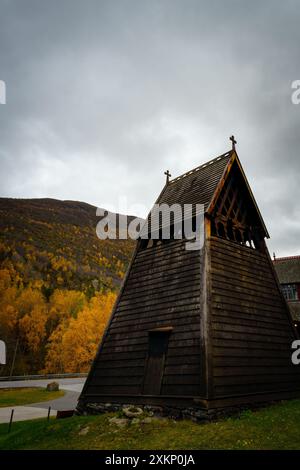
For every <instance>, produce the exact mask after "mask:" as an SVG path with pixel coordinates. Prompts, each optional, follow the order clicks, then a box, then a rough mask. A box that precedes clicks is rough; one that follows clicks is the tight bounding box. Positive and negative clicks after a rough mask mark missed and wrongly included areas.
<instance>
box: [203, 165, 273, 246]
mask: <svg viewBox="0 0 300 470" xmlns="http://www.w3.org/2000/svg"><path fill="white" fill-rule="evenodd" d="M211 234H212V235H213V236H217V237H220V238H225V239H227V240H230V241H234V242H237V243H239V244H240V245H246V246H248V247H250V248H256V249H259V248H260V244H261V241H262V239H263V236H264V235H263V233H262V230H261V227H260V221H259V217H258V215H257V209H256V207H255V205H254V202H253V200H252V198H251V195H250V193H249V190H248V188H247V185H246V183H245V181H244V179H243V176H242V174H241V172H240V171H239V169H238V166H237V164H236V163H235V164H234V165H233V167H232V169H231V172H230V174H229V176H228V177H227V179H226V181H225V183H224V186H223V188H222V190H221V192H220V195H219V197H218V199H217V202H216V205H215V208H214V211H213V214H212V219H211Z"/></svg>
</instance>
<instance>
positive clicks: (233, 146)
mask: <svg viewBox="0 0 300 470" xmlns="http://www.w3.org/2000/svg"><path fill="white" fill-rule="evenodd" d="M229 140H231V142H232V150H235V144H237V141H236V140H235V138H234V135H232V136H231V137H229Z"/></svg>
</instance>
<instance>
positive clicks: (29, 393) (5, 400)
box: [0, 387, 65, 408]
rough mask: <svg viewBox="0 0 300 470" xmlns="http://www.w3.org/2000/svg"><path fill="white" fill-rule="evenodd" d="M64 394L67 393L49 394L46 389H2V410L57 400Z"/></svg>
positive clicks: (0, 397)
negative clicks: (8, 407) (6, 407)
mask: <svg viewBox="0 0 300 470" xmlns="http://www.w3.org/2000/svg"><path fill="white" fill-rule="evenodd" d="M64 394H65V392H64V391H63V390H59V391H58V392H47V390H46V389H45V388H39V387H30V388H29V387H26V388H1V389H0V408H3V407H5V406H18V405H29V404H30V403H39V402H41V401H48V400H55V398H60V397H63V396H64Z"/></svg>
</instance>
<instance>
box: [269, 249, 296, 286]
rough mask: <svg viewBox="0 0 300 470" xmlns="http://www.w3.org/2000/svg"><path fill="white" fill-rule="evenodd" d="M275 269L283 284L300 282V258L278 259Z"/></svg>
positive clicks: (275, 262) (275, 261)
mask: <svg viewBox="0 0 300 470" xmlns="http://www.w3.org/2000/svg"><path fill="white" fill-rule="evenodd" d="M274 267H275V269H276V272H277V276H278V279H279V282H280V283H281V284H290V283H291V284H292V283H298V282H300V256H288V257H286V258H276V259H275V260H274Z"/></svg>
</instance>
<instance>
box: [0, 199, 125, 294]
mask: <svg viewBox="0 0 300 470" xmlns="http://www.w3.org/2000/svg"><path fill="white" fill-rule="evenodd" d="M131 219H132V218H131V217H130V218H128V220H129V221H130V220H131ZM99 220H100V219H99V217H96V207H94V206H92V205H89V204H86V203H84V202H76V201H60V200H56V199H11V198H0V264H1V267H5V266H6V265H8V264H9V265H10V267H11V265H13V268H14V269H15V270H16V272H17V273H18V275H19V277H20V278H21V280H22V281H23V283H25V285H26V284H31V285H33V286H37V287H39V286H40V285H42V284H43V286H44V289H49V292H51V291H53V290H54V289H55V288H61V289H64V288H65V289H76V290H81V291H84V292H85V293H89V291H91V294H92V293H93V291H94V290H95V289H96V290H98V289H101V288H103V287H107V288H110V289H115V288H118V287H119V286H120V283H121V281H122V278H123V275H124V272H125V270H126V267H127V265H128V262H129V259H130V257H131V253H132V250H133V247H134V242H133V241H132V240H99V239H98V237H97V235H96V225H97V222H99Z"/></svg>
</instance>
